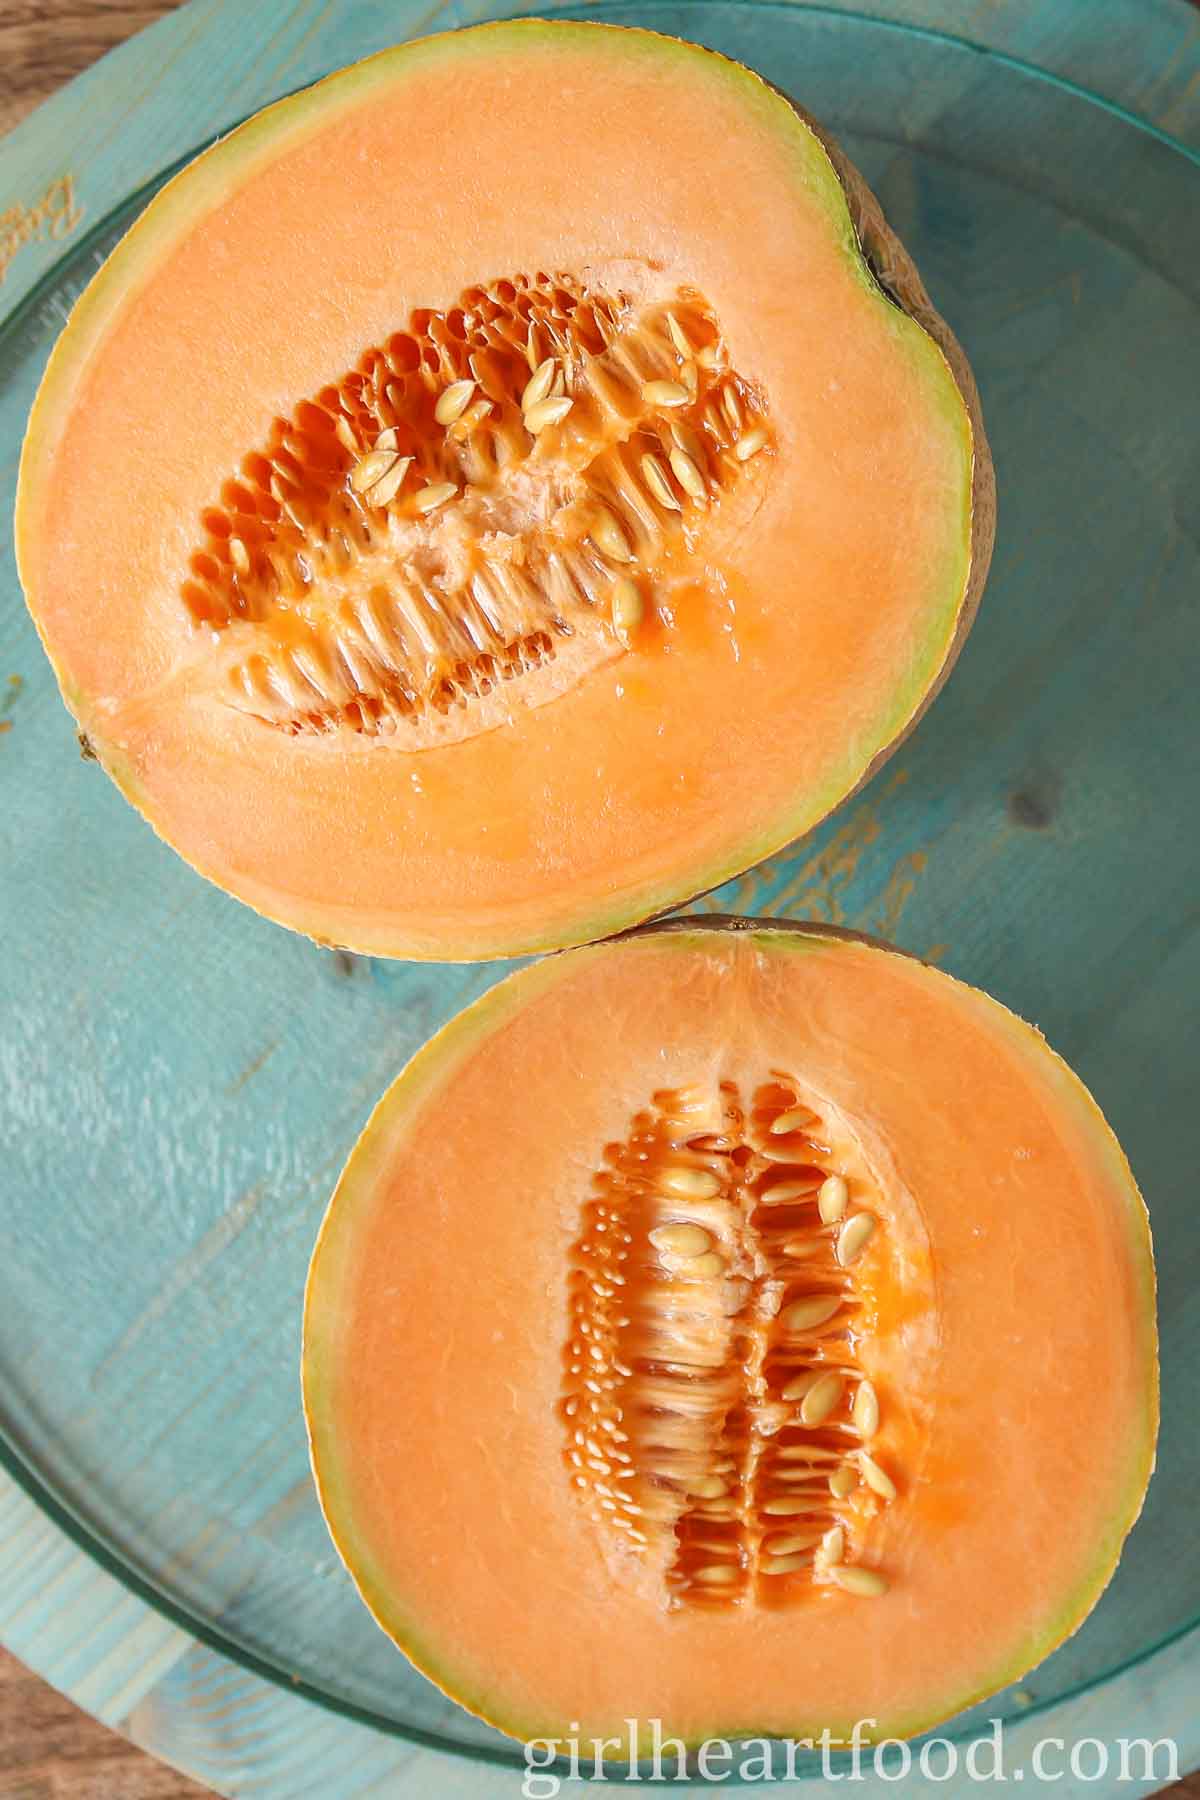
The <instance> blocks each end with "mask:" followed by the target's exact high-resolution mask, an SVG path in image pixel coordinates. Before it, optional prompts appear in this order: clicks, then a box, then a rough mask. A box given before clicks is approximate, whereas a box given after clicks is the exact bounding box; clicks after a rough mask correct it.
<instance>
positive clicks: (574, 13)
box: [0, 0, 1200, 1768]
mask: <svg viewBox="0 0 1200 1800" xmlns="http://www.w3.org/2000/svg"><path fill="white" fill-rule="evenodd" d="M628 3H629V0H574V3H569V4H567V5H565V6H562V7H560V8H558V9H556V11H555V14H554V17H556V18H568V19H569V18H572V17H578V16H579V15H580V14H581V13H586V14H587V16H589V17H591V16H594V14H595V13H596V12H598V11H599V12H609V11H616V10H617V9H618V8H619V7H623V6H625V5H627V4H628ZM689 4H690V7H691V9H692V10H694V11H697V12H708V11H715V10H716V9H717V8H718V7H722V6H728V5H734V6H737V7H742V6H746V7H752V8H753V9H754V10H756V11H760V12H778V13H781V14H808V15H812V16H814V17H818V18H824V19H827V20H829V21H831V22H835V23H839V24H840V23H842V22H849V23H850V24H851V25H852V26H862V25H866V26H869V27H873V28H877V29H880V30H884V31H889V32H894V33H896V34H897V35H899V36H902V37H906V38H912V39H916V40H919V41H926V42H930V43H933V44H942V45H950V46H952V47H953V48H954V49H956V50H961V51H964V52H967V53H969V54H971V55H974V56H977V57H980V58H981V59H986V60H988V61H991V62H994V63H997V64H999V65H1001V66H1002V67H1004V68H1007V69H1008V70H1010V71H1011V72H1012V73H1014V74H1016V75H1018V76H1020V77H1021V78H1023V79H1028V80H1032V81H1035V82H1042V83H1045V84H1047V85H1048V86H1050V87H1052V88H1057V89H1059V90H1060V91H1062V92H1063V93H1066V94H1068V95H1070V96H1071V98H1072V99H1075V100H1081V101H1083V102H1084V103H1085V104H1087V105H1090V106H1094V107H1097V108H1098V109H1099V110H1100V111H1102V112H1105V113H1108V114H1109V115H1110V116H1112V117H1113V118H1115V119H1116V120H1118V122H1119V123H1120V124H1122V125H1125V126H1131V127H1132V128H1133V129H1134V130H1135V131H1139V132H1141V133H1143V134H1144V135H1146V136H1147V137H1149V138H1151V139H1153V140H1155V141H1156V142H1158V143H1160V144H1162V145H1163V146H1164V148H1166V149H1168V150H1170V151H1173V152H1175V153H1176V154H1178V155H1180V156H1182V157H1183V158H1184V159H1185V161H1187V162H1189V163H1191V164H1192V165H1193V167H1195V168H1196V169H1197V170H1200V145H1196V146H1193V145H1191V144H1188V143H1187V142H1185V141H1184V140H1183V139H1182V138H1179V137H1176V136H1175V135H1174V134H1173V133H1172V132H1170V131H1167V130H1166V129H1165V128H1164V127H1163V126H1160V125H1156V124H1155V123H1154V122H1153V121H1152V120H1150V119H1148V118H1146V117H1145V115H1144V114H1142V113H1138V112H1135V111H1134V110H1133V109H1132V108H1131V107H1128V106H1125V105H1124V104H1123V103H1122V102H1121V101H1119V100H1114V99H1112V98H1111V97H1110V96H1108V95H1105V94H1101V93H1098V92H1097V91H1096V90H1095V89H1093V88H1089V87H1087V86H1086V85H1085V84H1084V83H1082V82H1078V81H1075V80H1073V79H1072V78H1071V77H1070V76H1067V75H1061V74H1059V73H1057V72H1056V71H1055V70H1052V69H1047V68H1044V67H1042V66H1041V65H1040V64H1038V63H1035V62H1031V61H1030V60H1028V59H1027V58H1025V57H1021V56H1016V55H1013V54H1012V52H1010V51H1006V50H1000V49H997V48H995V47H994V46H992V45H989V44H981V43H978V42H976V41H975V40H974V39H971V38H967V37H964V36H962V35H961V34H959V33H957V32H953V31H944V30H942V29H940V28H938V27H936V26H930V25H917V24H913V23H911V22H910V21H907V20H904V19H888V18H884V17H882V16H880V15H879V14H877V13H872V12H870V11H868V10H866V9H860V8H857V7H842V6H836V5H825V4H820V3H817V4H809V3H808V0H689ZM521 16H522V12H521V11H515V12H505V13H501V14H500V15H499V16H498V18H497V19H495V20H491V21H487V20H481V21H471V22H470V24H474V23H502V22H511V21H513V20H514V19H517V18H520V17H521ZM470 24H468V25H460V26H449V25H447V26H443V27H441V28H440V29H441V30H444V31H451V30H461V29H469V28H470ZM423 35H427V34H426V33H423V32H417V33H414V34H413V36H415V37H420V36H423ZM406 41H409V40H408V39H406V38H402V39H400V40H399V42H400V43H403V42H406ZM376 54H379V53H378V52H376ZM333 72H335V71H332V70H331V71H330V73H333ZM311 85H313V84H312V83H308V82H306V83H301V84H300V86H298V87H296V88H291V89H288V90H286V91H285V92H284V93H283V94H281V95H279V96H277V98H279V99H289V98H291V97H292V96H293V95H294V94H296V93H299V92H302V91H303V90H304V88H305V87H308V86H311ZM262 104H263V105H266V104H268V102H266V101H264V102H263V103H262ZM260 110H261V106H256V107H254V108H252V109H251V111H250V112H249V113H246V114H244V115H242V116H241V117H239V118H238V119H236V120H234V121H233V122H232V124H230V125H228V126H226V127H224V128H223V129H222V130H220V131H218V132H216V133H213V134H210V135H209V136H207V137H205V138H203V139H202V140H201V141H200V142H199V143H197V144H195V145H193V146H192V147H190V148H189V149H188V150H186V151H184V152H183V153H182V154H181V155H180V156H178V157H176V158H175V159H174V160H172V161H171V162H169V163H166V164H165V165H164V166H163V167H162V168H161V169H160V170H158V171H157V172H156V173H155V174H154V175H152V176H150V177H149V178H148V179H147V180H145V181H143V182H141V183H139V184H138V185H137V186H136V187H134V188H132V189H131V190H130V192H129V193H128V194H126V195H124V196H123V197H122V198H120V199H119V200H117V201H116V202H114V204H113V205H112V206H110V207H109V208H108V210H107V211H106V212H105V213H104V214H103V215H102V217H100V218H99V219H97V220H96V221H95V223H94V224H92V225H91V226H90V227H89V228H88V230H87V231H86V232H84V233H83V234H82V236H81V237H79V238H76V239H75V240H73V242H72V244H71V245H70V248H69V250H68V251H67V252H66V253H65V254H64V255H63V256H61V257H60V258H59V259H58V260H57V261H56V262H55V263H53V264H52V265H51V266H50V267H49V268H48V269H47V270H46V271H45V272H44V273H43V274H42V275H41V276H40V277H39V278H38V280H37V281H36V282H34V284H33V285H32V286H31V287H30V288H29V289H28V290H27V291H26V292H25V293H24V294H22V295H21V296H20V297H19V298H18V299H17V301H16V303H15V304H14V306H13V307H12V308H11V309H10V310H9V311H8V312H6V313H0V340H3V339H4V338H7V337H8V336H9V335H10V334H12V333H15V332H16V331H18V330H19V329H20V328H21V326H22V325H23V324H24V323H25V321H26V320H27V319H28V318H30V317H31V316H32V315H33V314H34V313H35V312H36V311H37V309H38V307H39V306H40V305H41V304H42V303H43V301H44V299H45V297H46V295H47V293H49V292H51V291H52V290H53V288H54V287H55V285H56V283H57V280H58V278H59V271H60V269H61V267H62V264H63V262H65V261H67V260H68V259H69V260H71V261H75V260H76V259H78V258H79V257H81V256H86V254H87V252H88V250H89V248H92V247H94V246H95V244H96V243H97V242H98V241H99V240H101V239H102V238H103V237H104V236H105V235H106V234H107V233H108V232H109V231H110V230H111V229H112V224H113V221H114V219H117V218H119V217H120V216H121V215H123V214H124V213H126V212H128V211H129V210H130V209H131V208H133V207H135V206H137V205H138V203H139V202H148V201H149V200H150V199H151V198H153V196H154V194H156V193H157V192H159V191H160V190H161V189H162V187H163V186H164V185H165V184H166V183H167V182H168V181H170V180H171V179H172V178H173V177H174V176H175V175H177V174H179V173H180V171H181V170H182V169H184V168H186V166H187V165H188V164H189V163H190V162H192V161H194V160H195V158H196V157H197V156H200V155H201V154H203V152H204V151H205V150H207V149H209V148H210V147H211V145H212V144H213V143H215V142H217V141H218V139H220V138H222V137H225V136H227V135H228V134H229V133H230V132H231V131H234V130H236V129H237V128H238V126H240V125H242V124H245V123H246V121H247V120H248V119H250V118H253V117H254V115H255V114H256V113H257V112H258V111H260ZM0 1468H2V1469H3V1471H4V1472H5V1473H7V1474H8V1475H9V1476H10V1477H11V1478H12V1479H13V1480H14V1481H15V1482H16V1483H17V1485H18V1486H19V1487H20V1489H21V1490H22V1492H23V1493H24V1494H26V1496H27V1497H28V1498H29V1499H30V1500H31V1501H32V1502H33V1504H34V1505H35V1506H36V1507H37V1508H38V1509H39V1510H40V1511H41V1512H42V1513H44V1514H45V1516H46V1517H47V1518H49V1519H50V1520H51V1522H52V1523H53V1524H55V1525H56V1526H58V1528H59V1529H60V1530H61V1531H63V1532H64V1533H65V1535H66V1536H67V1538H68V1539H69V1540H70V1541H71V1543H72V1544H73V1545H74V1546H75V1548H76V1549H77V1550H78V1551H79V1552H80V1553H81V1554H83V1555H84V1556H86V1557H88V1558H89V1560H91V1561H92V1562H94V1563H95V1564H96V1565H97V1566H98V1567H99V1568H101V1569H102V1570H104V1571H105V1572H106V1573H107V1574H109V1575H111V1576H112V1577H113V1578H114V1579H115V1580H117V1581H119V1582H120V1583H121V1585H122V1586H123V1587H124V1588H126V1589H127V1590H128V1591H129V1592H130V1593H132V1594H133V1595H134V1596H135V1597H136V1598H137V1599H139V1600H140V1601H142V1602H143V1604H145V1605H146V1606H148V1607H150V1608H151V1609H152V1610H153V1611H154V1612H156V1613H158V1614H159V1615H160V1616H161V1617H163V1618H166V1619H167V1620H168V1621H169V1622H170V1623H171V1624H173V1625H175V1626H177V1627H179V1628H180V1629H181V1630H184V1631H186V1632H188V1633H189V1634H190V1635H191V1636H192V1637H193V1638H194V1639H195V1640H196V1641H197V1642H198V1643H200V1644H203V1645H204V1646H205V1647H206V1648H208V1649H209V1650H212V1651H214V1652H216V1653H217V1654H218V1655H221V1656H224V1657H227V1658H228V1659H229V1660H230V1661H231V1662H232V1663H234V1664H235V1665H236V1666H237V1667H239V1668H242V1669H244V1670H246V1671H247V1672H248V1673H250V1674H252V1675H256V1676H258V1677H259V1678H260V1679H263V1680H265V1681H267V1682H269V1683H270V1684H271V1685H272V1686H273V1687H275V1688H278V1689H280V1690H282V1691H283V1692H285V1693H289V1694H293V1695H295V1696H297V1697H298V1698H301V1699H303V1700H305V1701H307V1702H309V1703H311V1704H313V1705H315V1706H317V1707H319V1708H320V1709H321V1710H322V1711H324V1712H327V1713H330V1714H332V1715H334V1716H335V1717H338V1718H344V1719H347V1720H351V1721H353V1722H355V1723H357V1724H360V1725H364V1726H367V1727H369V1728H370V1729H372V1730H375V1731H378V1732H380V1733H381V1734H382V1735H383V1736H385V1737H388V1738H392V1739H398V1740H402V1741H405V1742H408V1743H412V1744H415V1745H420V1746H421V1747H423V1748H426V1749H432V1750H436V1751H439V1752H441V1753H443V1754H447V1755H451V1756H455V1757H460V1758H462V1759H464V1760H466V1761H468V1762H477V1763H488V1764H491V1765H493V1766H497V1767H501V1768H511V1767H512V1766H513V1754H512V1752H511V1751H510V1750H509V1748H508V1747H507V1745H505V1744H499V1745H494V1746H493V1745H486V1744H480V1745H467V1744H458V1743H454V1742H452V1741H450V1740H449V1739H447V1738H445V1737H442V1736H440V1735H439V1734H438V1733H436V1732H432V1731H426V1730H423V1729H422V1728H421V1727H420V1726H416V1725H408V1724H401V1723H400V1722H399V1721H397V1720H395V1719H391V1718H389V1717H388V1716H387V1715H386V1714H383V1713H378V1712H375V1711H374V1710H373V1709H372V1708H370V1707H365V1706H360V1705H358V1704H357V1703H356V1702H355V1701H353V1700H349V1699H347V1698H345V1697H344V1696H341V1695H338V1694H335V1693H332V1692H330V1691H329V1690H328V1689H326V1688H323V1687H320V1686H318V1685H317V1684H315V1683H314V1682H311V1681H310V1680H308V1679H307V1678H306V1677H303V1676H298V1675H296V1674H294V1673H291V1672H289V1671H288V1670H286V1669H284V1668H283V1667H281V1666H280V1665H279V1664H278V1663H276V1662H273V1661H272V1660H271V1659H270V1658H269V1657H266V1656H264V1655H262V1654H261V1653H260V1652H259V1651H256V1650H255V1649H253V1648H252V1647H251V1646H250V1645H249V1644H246V1643H244V1642H243V1641H242V1640H240V1639H239V1638H237V1637H235V1636H233V1635H231V1634H229V1633H226V1632H225V1631H222V1630H221V1628H220V1627H219V1626H218V1625H216V1624H214V1623H212V1622H211V1621H210V1620H208V1619H207V1618H206V1617H205V1616H204V1615H203V1614H202V1613H200V1612H198V1611H195V1610H193V1609H192V1608H191V1607H189V1606H188V1605H187V1604H185V1603H184V1602H183V1601H181V1600H179V1599H177V1598H175V1597H174V1596H173V1595H171V1594H170V1593H168V1592H167V1591H166V1590H165V1589H163V1588H161V1587H160V1586H159V1585H158V1583H157V1582H155V1581H154V1580H153V1579H152V1578H151V1577H150V1576H149V1575H147V1574H145V1573H144V1572H143V1571H141V1570H139V1569H138V1568H137V1567H136V1566H135V1565H134V1564H133V1563H132V1562H131V1561H129V1560H128V1559H127V1558H126V1557H125V1556H123V1555H122V1553H121V1551H120V1550H119V1549H118V1548H117V1547H116V1546H115V1545H114V1544H113V1543H112V1542H111V1541H110V1539H109V1537H108V1535H107V1534H106V1533H105V1532H104V1531H103V1530H102V1529H101V1528H100V1527H99V1526H97V1525H95V1524H93V1523H90V1522H89V1521H88V1520H86V1519H85V1518H84V1517H83V1515H82V1514H81V1513H80V1511H79V1510H78V1509H77V1508H75V1507H74V1506H73V1505H72V1504H71V1503H70V1502H69V1500H67V1499H66V1498H65V1497H64V1496H63V1495H62V1494H60V1493H59V1492H58V1491H57V1490H56V1488H55V1486H53V1485H52V1484H51V1483H50V1481H49V1480H48V1479H47V1478H46V1477H45V1476H44V1475H43V1474H42V1473H41V1472H40V1471H39V1470H38V1468H37V1467H36V1465H35V1464H34V1463H33V1462H32V1461H31V1460H30V1458H28V1457H27V1456H26V1455H25V1453H24V1452H23V1451H22V1450H21V1448H20V1446H19V1445H18V1444H17V1442H16V1441H15V1439H14V1437H13V1435H12V1433H11V1431H10V1429H9V1428H8V1426H7V1425H6V1424H5V1423H4V1421H3V1420H0ZM1193 1634H1194V1635H1196V1636H1197V1638H1198V1639H1200V1616H1198V1617H1197V1618H1196V1619H1193V1620H1191V1621H1189V1622H1188V1623H1186V1624H1184V1625H1181V1626H1179V1627H1177V1628H1176V1629H1175V1630H1173V1631H1171V1632H1169V1633H1167V1634H1166V1635H1165V1636H1164V1637H1162V1638H1159V1639H1157V1640H1156V1641H1155V1642H1153V1643H1152V1644H1149V1645H1145V1646H1143V1647H1142V1648H1140V1649H1139V1650H1137V1651H1135V1652H1134V1654H1133V1655H1131V1656H1129V1657H1126V1658H1125V1659H1123V1660H1122V1661H1120V1662H1117V1663H1114V1664H1113V1665H1112V1666H1111V1667H1109V1668H1108V1669H1106V1670H1104V1671H1103V1673H1101V1674H1100V1675H1098V1676H1096V1677H1094V1678H1093V1679H1092V1680H1089V1681H1080V1682H1077V1683H1076V1684H1075V1685H1074V1686H1073V1687H1070V1688H1067V1689H1066V1690H1065V1691H1064V1692H1062V1693H1059V1694H1054V1695H1050V1696H1048V1697H1047V1698H1046V1699H1044V1700H1038V1701H1035V1702H1034V1703H1033V1704H1032V1705H1031V1706H1029V1707H1027V1708H1025V1709H1024V1710H1023V1711H1022V1713H1021V1714H1020V1717H1021V1719H1022V1720H1023V1721H1024V1720H1026V1719H1031V1718H1036V1717H1037V1716H1038V1715H1039V1714H1041V1713H1044V1712H1046V1711H1048V1710H1050V1709H1051V1708H1052V1707H1057V1706H1063V1705H1066V1704H1068V1703H1069V1702H1070V1701H1071V1700H1073V1699H1076V1698H1077V1697H1078V1696H1079V1695H1081V1694H1084V1693H1090V1692H1092V1691H1093V1690H1095V1689H1098V1688H1100V1687H1102V1686H1103V1685H1104V1684H1105V1683H1107V1682H1110V1681H1113V1680H1116V1679H1117V1678H1118V1677H1119V1676H1121V1675H1124V1674H1126V1673H1127V1672H1128V1671H1130V1670H1132V1669H1136V1668H1138V1667H1140V1666H1141V1665H1142V1664H1144V1663H1146V1662H1148V1661H1149V1660H1150V1659H1151V1658H1152V1657H1154V1656H1157V1655H1158V1654H1159V1653H1160V1652H1162V1651H1164V1650H1168V1649H1170V1648H1171V1647H1172V1646H1173V1645H1175V1644H1178V1643H1180V1642H1181V1641H1182V1640H1183V1639H1185V1638H1187V1637H1189V1636H1191V1635H1193ZM398 1654H399V1652H398ZM949 1723H950V1724H951V1727H952V1725H953V1722H952V1721H950V1722H949ZM923 1735H926V1736H928V1735H930V1734H923ZM936 1735H938V1736H939V1737H941V1738H943V1739H944V1740H948V1741H949V1742H951V1743H961V1742H964V1741H966V1740H967V1739H968V1738H970V1737H971V1736H973V1735H974V1732H973V1731H972V1730H971V1729H969V1728H968V1729H967V1730H957V1731H956V1730H954V1729H953V1728H951V1729H950V1730H943V1731H938V1732H936ZM838 1760H839V1759H838V1758H837V1757H835V1758H834V1764H835V1766H836V1764H837V1762H838Z"/></svg>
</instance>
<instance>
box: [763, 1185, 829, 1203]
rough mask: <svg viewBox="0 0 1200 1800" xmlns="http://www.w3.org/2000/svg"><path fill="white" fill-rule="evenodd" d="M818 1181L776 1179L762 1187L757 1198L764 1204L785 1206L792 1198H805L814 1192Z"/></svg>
mask: <svg viewBox="0 0 1200 1800" xmlns="http://www.w3.org/2000/svg"><path fill="white" fill-rule="evenodd" d="M819 1185H820V1184H819V1183H818V1182H816V1181H813V1180H811V1179H809V1180H807V1181H776V1182H773V1183H772V1185H771V1186H770V1187H769V1188H764V1189H763V1191H762V1193H761V1194H760V1195H759V1199H760V1200H761V1201H762V1203H763V1205H764V1206H787V1205H788V1204H789V1202H790V1201H792V1200H807V1199H808V1198H809V1197H810V1195H812V1194H815V1193H816V1192H817V1189H818V1187H819Z"/></svg>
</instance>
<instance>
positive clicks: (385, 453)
mask: <svg viewBox="0 0 1200 1800" xmlns="http://www.w3.org/2000/svg"><path fill="white" fill-rule="evenodd" d="M395 461H396V452H395V451H394V450H368V452H367V454H366V455H365V456H363V457H360V458H359V460H358V462H356V463H355V465H354V467H353V469H352V470H351V471H350V486H351V487H352V488H353V489H354V491H355V493H356V494H364V493H366V491H367V489H368V488H369V487H371V486H373V484H374V483H375V482H377V481H378V480H379V478H380V476H381V475H386V474H387V472H388V470H389V469H390V468H391V466H392V464H393V463H394V462H395ZM274 487H275V484H274V481H272V483H271V488H272V492H274ZM275 498H276V499H278V498H279V495H278V494H276V495H275Z"/></svg>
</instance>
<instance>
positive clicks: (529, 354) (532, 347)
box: [525, 321, 541, 372]
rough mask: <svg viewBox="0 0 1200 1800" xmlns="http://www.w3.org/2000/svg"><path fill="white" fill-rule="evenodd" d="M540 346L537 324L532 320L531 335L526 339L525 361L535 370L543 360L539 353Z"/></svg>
mask: <svg viewBox="0 0 1200 1800" xmlns="http://www.w3.org/2000/svg"><path fill="white" fill-rule="evenodd" d="M539 348H540V346H539V344H538V334H537V326H536V325H535V324H534V323H533V322H532V321H531V322H530V326H529V336H528V337H527V338H526V339H525V361H526V362H527V363H528V364H529V367H530V368H531V369H533V370H534V371H535V372H536V370H537V368H538V366H539V363H540V361H541V358H540V356H539V354H538V352H539Z"/></svg>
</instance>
